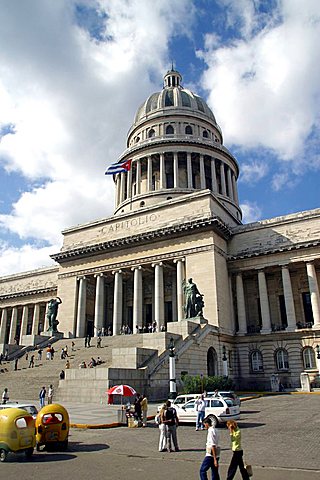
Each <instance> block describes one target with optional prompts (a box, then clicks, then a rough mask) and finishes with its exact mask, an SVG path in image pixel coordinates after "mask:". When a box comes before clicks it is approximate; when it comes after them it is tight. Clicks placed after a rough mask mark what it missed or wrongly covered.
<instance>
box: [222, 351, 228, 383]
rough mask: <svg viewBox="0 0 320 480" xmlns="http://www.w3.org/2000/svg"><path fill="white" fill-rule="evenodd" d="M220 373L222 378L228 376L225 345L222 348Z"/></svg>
mask: <svg viewBox="0 0 320 480" xmlns="http://www.w3.org/2000/svg"><path fill="white" fill-rule="evenodd" d="M222 371H223V376H224V377H227V376H228V359H227V351H226V347H225V345H223V347H222Z"/></svg>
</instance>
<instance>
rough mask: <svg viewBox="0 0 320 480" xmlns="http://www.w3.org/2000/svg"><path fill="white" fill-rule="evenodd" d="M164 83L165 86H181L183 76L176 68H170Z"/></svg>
mask: <svg viewBox="0 0 320 480" xmlns="http://www.w3.org/2000/svg"><path fill="white" fill-rule="evenodd" d="M163 80H164V85H163V88H170V87H180V86H181V81H182V77H181V75H180V73H179V72H177V71H176V70H173V68H172V69H171V70H169V71H168V72H167V73H166V75H165V76H164V79H163Z"/></svg>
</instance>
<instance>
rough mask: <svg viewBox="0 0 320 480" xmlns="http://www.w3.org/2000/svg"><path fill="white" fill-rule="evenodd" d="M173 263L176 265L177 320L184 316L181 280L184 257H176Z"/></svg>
mask: <svg viewBox="0 0 320 480" xmlns="http://www.w3.org/2000/svg"><path fill="white" fill-rule="evenodd" d="M174 263H176V265H177V313H178V322H180V321H181V320H183V319H184V318H185V315H184V311H183V306H184V295H183V288H182V282H183V280H184V279H185V273H184V258H178V259H177V260H174Z"/></svg>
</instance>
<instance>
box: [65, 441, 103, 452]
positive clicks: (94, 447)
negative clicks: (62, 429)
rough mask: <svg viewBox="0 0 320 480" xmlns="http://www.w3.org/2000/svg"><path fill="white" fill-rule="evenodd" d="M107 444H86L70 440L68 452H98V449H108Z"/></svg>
mask: <svg viewBox="0 0 320 480" xmlns="http://www.w3.org/2000/svg"><path fill="white" fill-rule="evenodd" d="M108 448H110V447H109V445H107V444H106V443H93V444H90V445H87V444H85V443H80V442H70V443H69V450H70V452H99V451H100V450H108Z"/></svg>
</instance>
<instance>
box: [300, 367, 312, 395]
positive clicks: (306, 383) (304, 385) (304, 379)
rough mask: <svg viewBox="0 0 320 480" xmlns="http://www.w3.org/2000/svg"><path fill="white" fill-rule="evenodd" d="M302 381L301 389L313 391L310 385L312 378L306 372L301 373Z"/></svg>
mask: <svg viewBox="0 0 320 480" xmlns="http://www.w3.org/2000/svg"><path fill="white" fill-rule="evenodd" d="M300 382H301V391H302V392H311V387H310V378H309V375H308V374H307V373H305V372H301V373H300Z"/></svg>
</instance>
